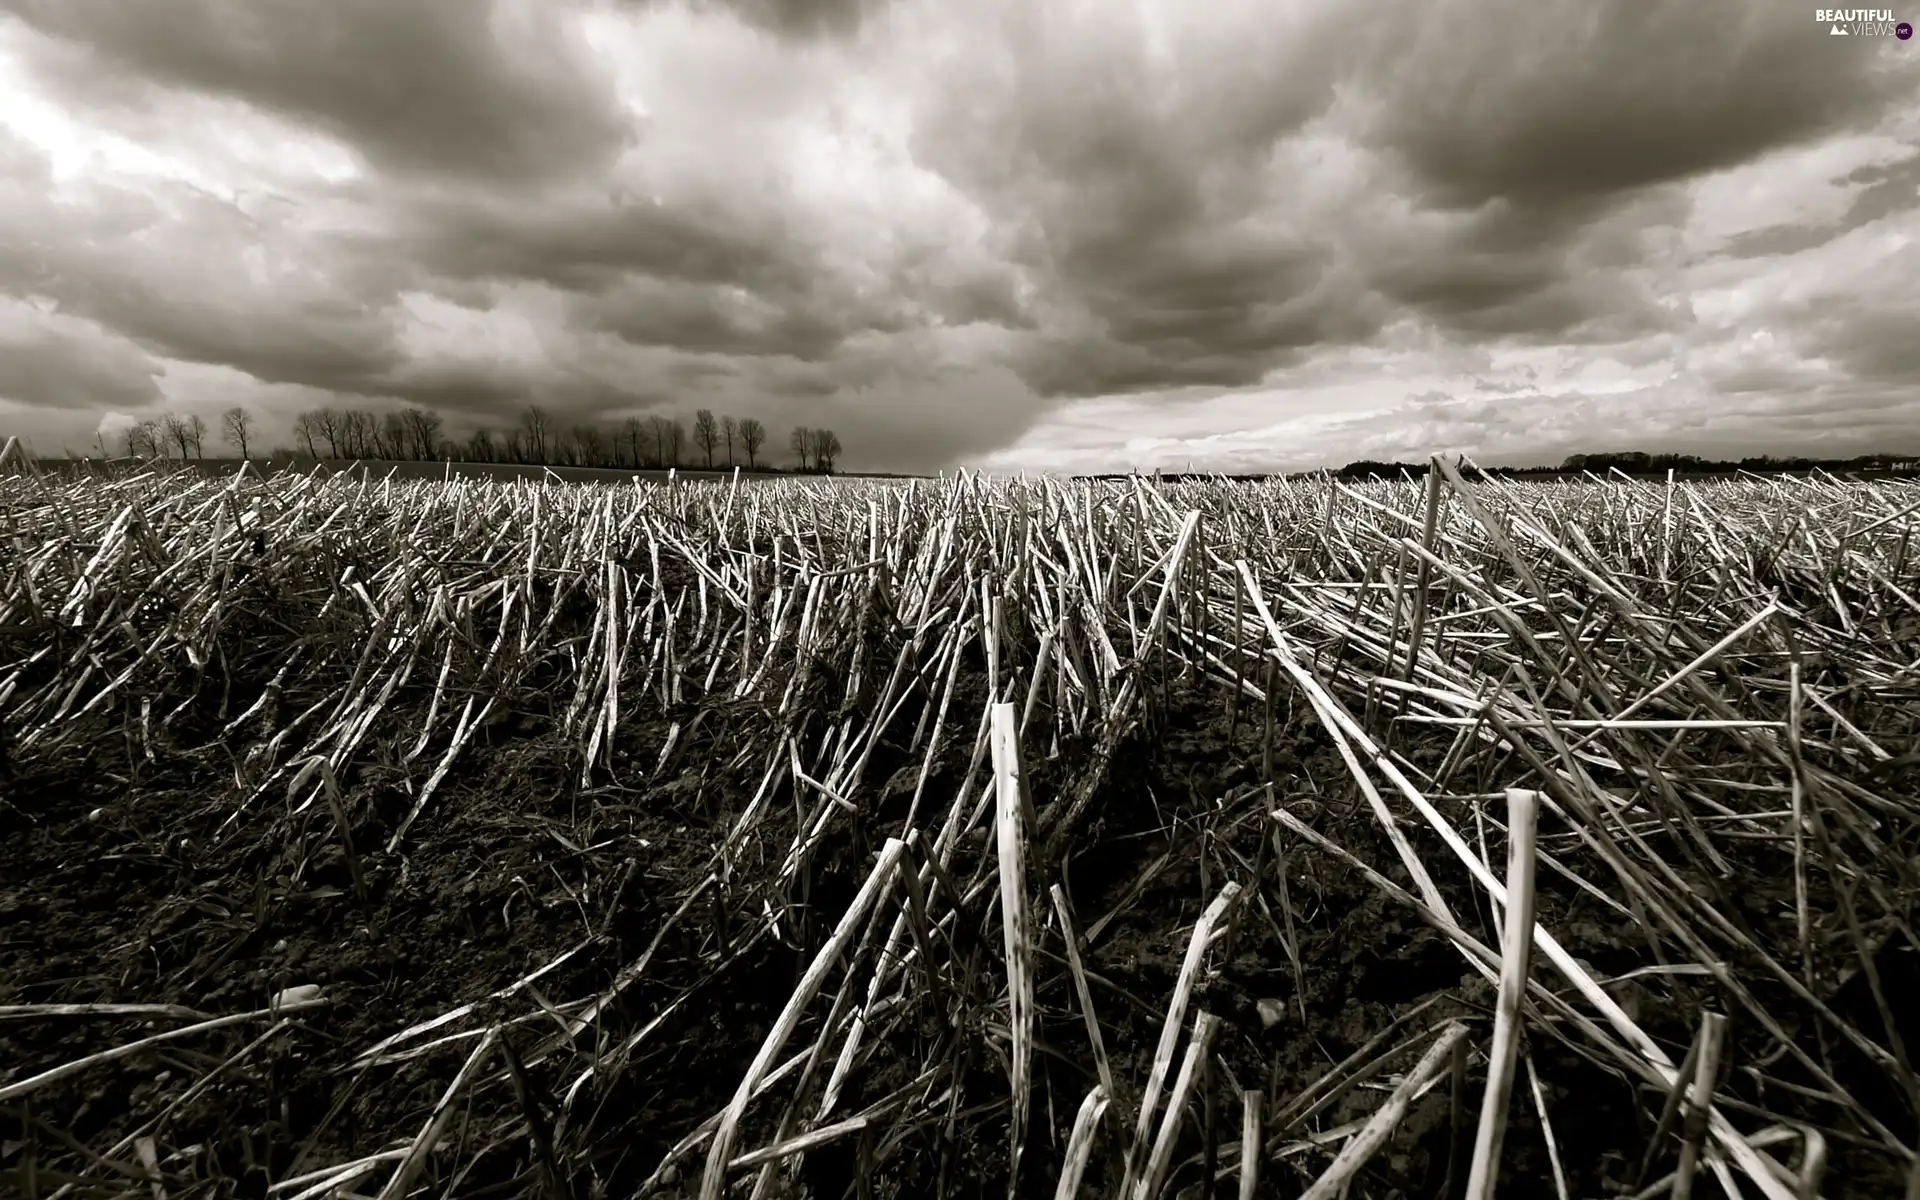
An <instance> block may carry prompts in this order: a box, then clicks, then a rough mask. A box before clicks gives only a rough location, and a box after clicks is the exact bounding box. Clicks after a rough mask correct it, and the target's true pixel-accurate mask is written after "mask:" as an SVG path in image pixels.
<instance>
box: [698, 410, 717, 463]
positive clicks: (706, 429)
mask: <svg viewBox="0 0 1920 1200" xmlns="http://www.w3.org/2000/svg"><path fill="white" fill-rule="evenodd" d="M693 440H694V443H695V444H696V445H698V446H699V447H700V450H701V452H702V453H703V454H705V455H706V458H707V470H709V471H711V470H713V448H714V447H715V446H718V445H719V444H720V423H719V422H718V421H715V420H714V419H713V410H712V409H710V408H703V409H701V410H700V411H699V412H696V413H694V414H693Z"/></svg>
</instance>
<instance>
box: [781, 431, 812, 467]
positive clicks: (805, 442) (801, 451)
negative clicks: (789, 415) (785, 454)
mask: <svg viewBox="0 0 1920 1200" xmlns="http://www.w3.org/2000/svg"><path fill="white" fill-rule="evenodd" d="M787 448H788V449H789V450H792V451H793V456H794V457H795V458H796V459H799V460H800V469H801V470H802V471H804V470H806V469H807V463H808V462H809V461H810V456H811V454H812V453H813V430H811V429H808V428H807V427H806V426H805V425H795V426H794V427H793V432H792V433H791V434H788V435H787Z"/></svg>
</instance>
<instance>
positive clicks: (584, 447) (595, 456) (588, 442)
mask: <svg viewBox="0 0 1920 1200" xmlns="http://www.w3.org/2000/svg"><path fill="white" fill-rule="evenodd" d="M573 445H574V450H575V454H574V461H575V462H577V463H578V464H579V465H581V466H583V467H597V466H600V465H602V460H603V459H604V458H605V457H606V453H607V443H606V439H605V438H603V437H601V436H600V430H599V429H597V428H595V427H594V426H592V425H575V426H574V427H573Z"/></svg>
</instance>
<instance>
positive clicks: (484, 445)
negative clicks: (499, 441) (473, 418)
mask: <svg viewBox="0 0 1920 1200" xmlns="http://www.w3.org/2000/svg"><path fill="white" fill-rule="evenodd" d="M494 454H495V451H494V448H493V435H492V434H490V433H488V432H487V431H486V430H484V429H476V430H474V431H473V433H472V435H471V436H469V437H468V438H467V457H468V458H470V459H472V460H473V461H474V462H483V463H484V462H492V461H493V459H494Z"/></svg>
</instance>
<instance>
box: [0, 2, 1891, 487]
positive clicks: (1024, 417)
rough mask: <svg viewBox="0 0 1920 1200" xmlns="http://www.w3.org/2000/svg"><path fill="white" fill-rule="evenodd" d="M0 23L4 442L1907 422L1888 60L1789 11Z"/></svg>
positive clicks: (231, 15) (412, 12)
mask: <svg viewBox="0 0 1920 1200" xmlns="http://www.w3.org/2000/svg"><path fill="white" fill-rule="evenodd" d="M0 14H4V15H0V93H4V94H5V96H6V97H7V103H5V104H4V105H0V222H3V223H4V225H5V227H6V228H8V229H9V230H13V231H17V232H16V234H15V235H14V236H9V237H6V238H0V428H4V429H6V430H7V431H8V432H14V431H18V432H22V433H25V434H27V435H28V436H29V437H31V438H32V439H33V441H34V443H35V444H36V445H37V446H39V447H40V448H41V449H42V450H43V452H45V451H52V452H58V450H59V448H60V447H61V446H62V445H70V446H72V447H74V448H75V449H79V448H83V447H85V446H87V445H89V444H90V443H91V441H92V438H93V436H94V433H95V432H96V431H97V430H99V429H101V428H103V427H107V428H110V427H113V426H115V425H118V424H124V423H125V422H126V421H128V420H130V419H135V418H138V417H141V416H146V415H151V414H152V413H154V412H157V411H160V410H162V409H172V410H179V411H185V410H193V411H203V412H204V413H206V414H207V415H208V416H209V417H211V415H212V414H213V413H214V412H216V411H217V410H218V409H219V408H221V407H225V406H227V405H230V404H235V403H241V404H247V405H249V406H251V407H253V408H255V409H256V411H258V412H259V413H260V415H261V417H262V423H263V425H264V427H265V428H266V429H267V430H268V431H269V436H270V437H271V438H284V436H285V432H286V430H287V427H288V424H289V422H290V419H291V416H292V414H293V413H294V412H297V411H298V410H300V409H302V408H306V407H311V406H314V405H317V404H323V403H325V404H338V405H362V404H364V405H369V406H381V405H391V404H395V403H414V404H426V405H431V406H434V407H436V408H439V409H440V410H441V411H442V412H444V413H445V414H446V416H447V418H448V424H449V428H450V429H454V430H462V431H463V430H466V429H471V428H476V427H482V426H496V427H497V426H500V425H504V424H507V423H510V422H511V421H512V420H513V419H514V418H515V416H516V414H517V413H518V412H519V411H520V410H522V409H524V408H525V407H526V406H527V405H530V404H538V405H541V406H544V407H546V408H549V409H551V410H553V411H554V412H555V413H556V415H557V418H558V419H559V420H561V421H562V422H567V423H571V422H576V421H585V420H606V421H617V420H621V419H624V418H625V417H628V416H634V415H644V414H648V413H653V412H664V413H685V412H689V411H691V410H692V409H694V408H699V407H708V408H713V409H716V410H721V411H725V412H729V413H733V414H736V415H739V416H754V417H758V418H760V419H762V420H763V421H765V422H766V423H767V424H768V425H769V426H770V427H773V428H774V429H775V430H776V431H777V432H776V437H775V439H774V441H775V442H776V443H777V444H782V445H783V444H784V437H783V436H782V435H781V434H780V433H779V432H778V431H780V430H783V429H784V428H785V427H786V426H787V425H791V424H808V425H826V426H829V427H831V428H833V429H835V430H836V431H837V432H838V433H839V434H840V437H841V440H842V442H843V443H844V444H845V446H846V453H845V454H844V455H843V457H842V460H841V461H842V465H843V466H844V467H850V468H854V469H876V470H885V469H896V470H924V469H931V468H933V467H938V466H948V465H954V464H961V463H972V464H983V465H988V466H993V467H1000V468H1008V469H1014V468H1032V469H1115V468H1124V467H1127V466H1143V467H1145V466H1185V465H1186V464H1187V463H1189V462H1191V463H1193V464H1194V465H1196V466H1205V467H1220V468H1229V469H1271V468H1275V467H1293V466H1305V465H1314V464H1317V463H1320V462H1328V461H1332V462H1338V461H1344V460H1347V459H1353V458H1360V457H1375V458H1378V457H1389V456H1394V455H1406V456H1413V455H1419V454H1424V453H1427V452H1429V451H1433V450H1465V451H1467V452H1469V453H1473V454H1475V455H1476V456H1478V457H1482V458H1484V459H1487V460H1488V461H1539V460H1542V459H1548V458H1555V457H1559V456H1561V455H1564V454H1566V453H1572V452H1576V451H1591V450H1609V449H1627V448H1639V449H1646V450H1665V449H1680V450H1688V451H1694V452H1704V453H1713V454H1716V455H1725V454H1746V453H1757V452H1775V453H1779V452H1800V451H1803V450H1804V449H1806V448H1807V447H1808V446H1809V445H1812V444H1815V443H1817V444H1819V445H1821V446H1823V447H1827V448H1829V449H1831V450H1832V452H1834V453H1858V452H1861V451H1864V450H1867V449H1878V448H1882V447H1884V446H1885V445H1887V444H1888V442H1889V439H1891V438H1897V436H1898V435H1899V434H1901V433H1903V432H1908V431H1913V432H1914V434H1915V436H1920V400H1916V398H1915V397H1916V395H1917V394H1920V393H1916V391H1915V384H1916V383H1920V343H1917V341H1916V338H1915V335H1914V331H1915V330H1916V329H1920V239H1917V238H1916V235H1920V216H1916V210H1917V209H1920V104H1917V103H1916V101H1920V50H1915V49H1914V48H1913V45H1912V43H1900V42H1897V41H1894V40H1892V39H1868V38H1856V39H1845V40H1843V39H1831V40H1829V39H1828V38H1827V37H1825V36H1824V34H1825V32H1826V31H1825V29H1824V28H1822V27H1818V26H1817V25H1816V24H1815V23H1814V22H1812V21H1811V20H1809V19H1808V14H1806V13H1805V12H1803V11H1802V12H1794V11H1789V10H1787V9H1782V8H1779V7H1778V6H1756V5H1752V4H1750V3H1746V2H1744V0H1696V2H1690V3H1686V4H1680V3H1664V2H1662V3H1641V2H1631V0H1611V2H1603V3H1593V2H1592V0H1532V2H1529V3H1520V2H1519V0H1511V2H1496V0H1482V2H1476V3H1468V2H1466V0H1427V2H1425V3H1419V2H1415V0H1398V2H1395V3H1389V4H1384V5H1377V6H1366V7H1365V8H1364V9H1355V8H1353V7H1352V6H1343V5H1337V4H1333V3H1331V2H1330V0H1329V2H1324V3H1322V2H1316V3H1285V4H1273V3H1265V2H1262V3H1253V2H1244V3H1232V2H1229V3H1222V4H1217V5H1209V6H1203V7H1200V8H1195V7H1193V6H1191V5H1185V4H1177V3H1174V2H1173V0H1135V2H1134V3H1128V4H1120V5H1094V4H1089V3H1085V2H1084V0H1045V2H1039V0H982V2H981V3H978V4H973V5H968V6H963V7H962V8H955V7H953V6H950V5H937V4H934V3H932V2H931V0H890V2H881V0H730V2H729V0H684V2H675V0H648V2H639V0H564V2H540V0H340V2H338V3H333V4H327V5H314V4H307V3H298V2H296V0H245V2H242V0H150V2H149V3H145V4H141V5H137V6H133V7H131V8H129V7H128V6H126V5H124V4H118V3H113V2H111V0H0ZM1835 42H1839V43H1840V44H1838V45H1835V44H1834V43H1835ZM1915 448H1916V449H1920V447H1915Z"/></svg>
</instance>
